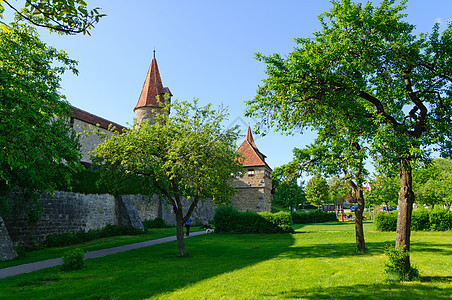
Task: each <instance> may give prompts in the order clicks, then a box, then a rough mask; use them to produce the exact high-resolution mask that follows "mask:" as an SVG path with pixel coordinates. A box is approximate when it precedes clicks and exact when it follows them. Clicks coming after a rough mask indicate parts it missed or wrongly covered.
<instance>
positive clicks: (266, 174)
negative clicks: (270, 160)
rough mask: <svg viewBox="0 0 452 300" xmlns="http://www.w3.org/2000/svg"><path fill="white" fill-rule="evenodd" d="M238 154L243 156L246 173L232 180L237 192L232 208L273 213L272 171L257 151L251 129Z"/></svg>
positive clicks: (262, 155)
mask: <svg viewBox="0 0 452 300" xmlns="http://www.w3.org/2000/svg"><path fill="white" fill-rule="evenodd" d="M237 152H238V153H240V154H241V155H242V159H241V162H242V164H243V172H244V173H243V174H241V175H240V176H236V177H235V178H233V180H232V186H233V187H234V188H235V189H236V191H237V193H236V194H235V196H234V197H233V198H232V199H231V202H232V206H234V207H236V208H237V209H239V210H240V211H255V212H260V211H271V198H272V195H271V190H272V179H271V174H272V169H271V168H270V166H269V165H268V164H267V163H266V162H265V158H266V156H265V155H264V154H262V153H261V152H260V151H259V149H257V147H256V144H255V143H254V139H253V135H252V133H251V128H250V127H248V131H247V133H246V138H245V141H244V142H243V143H242V145H241V146H240V147H239V149H237Z"/></svg>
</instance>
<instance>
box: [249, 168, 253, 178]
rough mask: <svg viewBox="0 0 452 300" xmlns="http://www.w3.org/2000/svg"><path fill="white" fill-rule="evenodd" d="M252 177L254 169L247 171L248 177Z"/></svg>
mask: <svg viewBox="0 0 452 300" xmlns="http://www.w3.org/2000/svg"><path fill="white" fill-rule="evenodd" d="M253 176H254V169H249V170H248V177H253Z"/></svg>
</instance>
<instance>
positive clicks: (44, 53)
mask: <svg viewBox="0 0 452 300" xmlns="http://www.w3.org/2000/svg"><path fill="white" fill-rule="evenodd" d="M11 26H12V27H11V30H10V31H8V32H0V131H1V132H2V134H1V135H0V149H1V151H0V185H1V194H2V196H5V194H7V192H8V191H10V190H11V189H12V188H15V187H20V188H21V189H22V190H23V192H25V193H34V192H39V191H45V190H52V189H54V188H55V187H56V184H57V182H61V178H66V179H67V180H69V176H70V171H71V170H75V169H77V168H78V165H79V162H80V154H79V151H78V149H79V143H78V139H77V137H76V135H75V132H73V130H72V129H71V128H70V126H69V119H70V115H71V112H70V107H69V104H68V103H67V102H66V101H65V100H64V97H63V96H62V95H61V94H60V93H59V92H58V89H59V88H60V77H59V76H60V75H61V74H62V73H63V72H65V71H66V70H70V71H72V72H74V73H76V74H77V70H76V68H75V67H76V65H77V63H76V61H74V60H72V59H70V58H69V57H68V56H67V54H66V53H65V52H63V51H58V50H56V49H54V48H52V47H48V46H47V45H46V44H44V43H43V42H41V41H40V40H39V38H38V35H37V33H36V31H35V30H34V29H33V28H31V27H30V26H27V25H11Z"/></svg>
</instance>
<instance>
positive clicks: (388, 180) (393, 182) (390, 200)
mask: <svg viewBox="0 0 452 300" xmlns="http://www.w3.org/2000/svg"><path fill="white" fill-rule="evenodd" d="M370 187H371V190H370V192H366V193H365V198H366V202H367V203H368V204H374V205H382V204H385V205H390V206H396V205H397V199H398V195H399V191H400V178H398V177H396V176H385V175H382V174H381V175H379V176H377V178H375V180H373V181H371V183H370Z"/></svg>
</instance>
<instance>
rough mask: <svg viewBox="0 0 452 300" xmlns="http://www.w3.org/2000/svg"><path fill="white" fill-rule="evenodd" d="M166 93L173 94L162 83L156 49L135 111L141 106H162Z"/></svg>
mask: <svg viewBox="0 0 452 300" xmlns="http://www.w3.org/2000/svg"><path fill="white" fill-rule="evenodd" d="M166 93H169V94H170V96H172V95H171V92H170V90H169V89H168V88H167V87H163V85H162V79H161V78H160V72H159V68H158V66H157V60H156V59H155V50H154V53H153V57H152V60H151V65H150V66H149V70H148V73H147V75H146V79H145V80H144V84H143V88H142V90H141V94H140V97H139V98H138V102H137V105H136V106H135V109H134V111H135V110H136V109H137V108H140V107H160V103H162V102H163V101H164V96H165V94H166Z"/></svg>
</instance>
